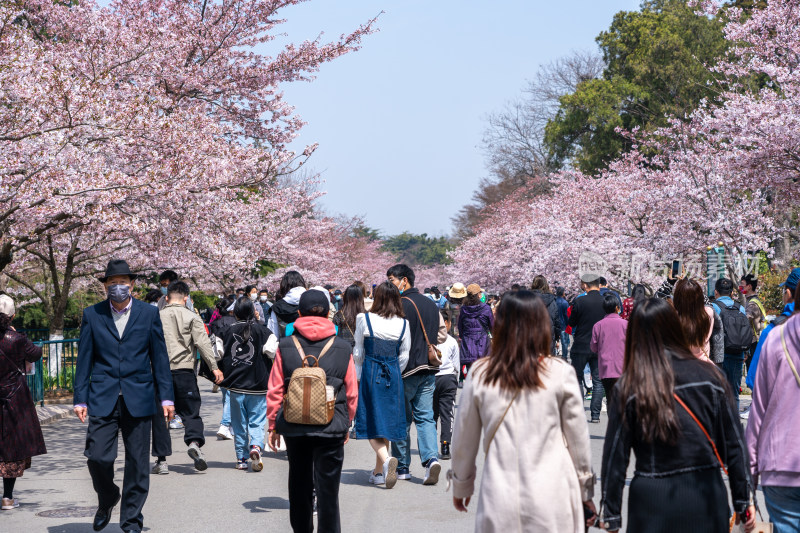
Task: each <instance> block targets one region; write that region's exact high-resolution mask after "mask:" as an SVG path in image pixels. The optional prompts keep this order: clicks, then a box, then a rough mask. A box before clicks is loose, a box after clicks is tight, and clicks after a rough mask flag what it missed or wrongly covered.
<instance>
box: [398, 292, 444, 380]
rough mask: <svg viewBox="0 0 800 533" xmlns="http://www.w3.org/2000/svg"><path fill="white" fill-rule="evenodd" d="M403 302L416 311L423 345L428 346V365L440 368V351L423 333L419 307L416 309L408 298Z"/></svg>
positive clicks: (415, 305)
mask: <svg viewBox="0 0 800 533" xmlns="http://www.w3.org/2000/svg"><path fill="white" fill-rule="evenodd" d="M403 300H408V301H409V302H411V305H413V306H414V309H416V311H417V317H418V318H419V327H420V328H422V334H423V335H425V344H427V345H428V364H429V365H430V366H434V367H440V366H442V352H441V350H439V348H437V347H436V345H435V344H431V341H430V339H428V332H427V331H425V324H424V323H423V322H422V315H421V314H420V313H419V307H417V304H415V303H414V300H412V299H411V298H409V297H408V296H404V297H403ZM437 312H438V311H437Z"/></svg>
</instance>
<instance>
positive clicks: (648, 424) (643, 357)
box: [615, 298, 707, 444]
mask: <svg viewBox="0 0 800 533" xmlns="http://www.w3.org/2000/svg"><path fill="white" fill-rule="evenodd" d="M672 357H679V358H681V359H695V358H694V356H693V355H692V353H691V352H690V351H689V346H688V344H687V342H686V336H685V335H684V333H683V328H682V327H681V322H680V319H679V318H678V313H677V312H676V311H675V309H674V308H673V307H672V305H671V304H670V303H669V302H667V301H666V300H663V299H660V298H648V299H646V300H642V301H640V302H638V303H637V304H636V306H635V307H634V308H633V312H632V313H631V317H630V319H629V322H628V331H627V334H626V335H625V362H624V366H623V372H622V376H621V377H620V379H619V383H618V384H617V386H616V389H615V390H616V391H618V394H619V396H620V400H621V401H619V402H618V403H617V405H618V406H619V408H620V409H621V410H622V411H623V413H625V405H626V402H627V399H629V398H632V397H634V396H635V405H636V422H637V424H638V425H639V430H640V431H641V435H642V438H643V439H644V441H645V442H654V441H661V442H665V443H667V444H675V442H677V439H678V433H679V426H678V415H677V413H676V412H675V400H674V399H673V397H672V394H673V392H674V389H675V375H674V373H673V371H672V361H671V358H672ZM697 362H698V363H699V364H707V363H702V362H701V361H697ZM624 419H625V416H624V414H623V420H624Z"/></svg>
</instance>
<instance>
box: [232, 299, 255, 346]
mask: <svg viewBox="0 0 800 533" xmlns="http://www.w3.org/2000/svg"><path fill="white" fill-rule="evenodd" d="M233 316H235V317H236V319H237V320H242V321H244V322H247V324H246V325H245V327H244V329H242V338H243V339H244V340H245V342H246V341H248V340H249V339H250V326H252V324H253V320H254V319H255V316H256V309H255V307H253V301H252V300H250V298H249V297H247V296H242V297H241V298H239V299H238V300H236V305H235V306H234V308H233Z"/></svg>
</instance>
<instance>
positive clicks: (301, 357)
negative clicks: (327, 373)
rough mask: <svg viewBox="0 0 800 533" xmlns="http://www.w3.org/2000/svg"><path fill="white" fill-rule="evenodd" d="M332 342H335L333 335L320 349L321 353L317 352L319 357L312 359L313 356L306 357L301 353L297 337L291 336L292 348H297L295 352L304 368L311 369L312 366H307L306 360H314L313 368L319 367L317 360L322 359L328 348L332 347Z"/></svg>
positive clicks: (301, 348)
mask: <svg viewBox="0 0 800 533" xmlns="http://www.w3.org/2000/svg"><path fill="white" fill-rule="evenodd" d="M334 340H336V336H335V335H334V336H333V337H331V338H330V339H328V342H327V343H326V344H325V346H324V347H323V348H322V351H321V352H319V355H318V356H316V357H314V356H313V355H306V353H305V352H304V351H303V347H302V346H301V344H300V341H299V340H298V339H297V335H292V341H294V346H295V348H297V352H298V353H299V354H300V359H302V360H303V366H304V367H311V366H312V365H309V364H308V359H313V360H314V365H313V366H319V360H320V359H322V356H323V355H325V352H327V351H328V350H329V349H330V347H331V346H333V341H334Z"/></svg>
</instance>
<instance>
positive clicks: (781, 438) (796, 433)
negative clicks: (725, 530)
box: [745, 304, 800, 533]
mask: <svg viewBox="0 0 800 533" xmlns="http://www.w3.org/2000/svg"><path fill="white" fill-rule="evenodd" d="M795 305H796V304H795ZM798 406H800V318H798V317H797V316H794V317H792V318H790V319H789V320H787V321H786V323H785V324H784V325H782V326H779V327H777V328H775V331H773V332H772V334H771V335H770V336H769V337H767V340H766V341H764V347H763V348H762V349H761V359H760V360H759V362H758V373H756V379H755V388H754V389H753V403H752V405H751V407H750V418H749V420H748V421H747V431H746V433H745V436H746V439H747V451H748V454H749V456H750V472H751V474H752V476H753V483H754V484H756V485H757V484H758V481H759V478H760V480H761V486H762V488H763V490H764V499H765V500H766V502H767V511H769V519H770V521H771V522H772V523H773V524H774V525H775V533H789V532H792V533H796V532H797V531H800V446H798V442H800V408H799V407H798Z"/></svg>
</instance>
